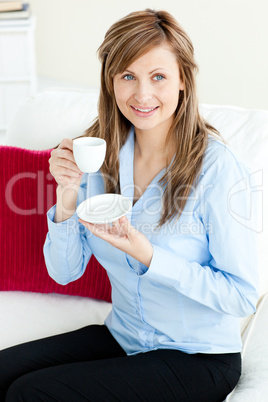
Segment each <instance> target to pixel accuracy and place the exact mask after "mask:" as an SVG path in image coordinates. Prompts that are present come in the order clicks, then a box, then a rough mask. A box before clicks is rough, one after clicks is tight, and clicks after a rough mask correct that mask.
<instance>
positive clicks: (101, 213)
mask: <svg viewBox="0 0 268 402" xmlns="http://www.w3.org/2000/svg"><path fill="white" fill-rule="evenodd" d="M131 207H132V204H131V201H130V200H129V199H128V198H126V197H123V196H122V195H120V194H101V195H96V196H95V197H90V198H88V199H87V200H85V201H83V202H82V203H81V204H80V205H78V207H77V210H76V212H77V215H78V217H79V218H81V219H83V220H84V221H87V222H90V223H111V222H114V221H116V220H117V219H119V218H121V216H124V215H126V214H127V213H128V212H129V211H130V209H131Z"/></svg>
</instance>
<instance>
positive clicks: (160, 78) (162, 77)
mask: <svg viewBox="0 0 268 402" xmlns="http://www.w3.org/2000/svg"><path fill="white" fill-rule="evenodd" d="M164 78H165V77H164V76H163V75H161V74H157V75H155V76H154V78H153V79H154V80H155V81H162V80H163V79H164Z"/></svg>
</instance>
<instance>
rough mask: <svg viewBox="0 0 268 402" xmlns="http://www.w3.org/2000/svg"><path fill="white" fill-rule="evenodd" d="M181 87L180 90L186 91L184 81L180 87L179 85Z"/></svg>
mask: <svg viewBox="0 0 268 402" xmlns="http://www.w3.org/2000/svg"><path fill="white" fill-rule="evenodd" d="M179 89H180V91H184V89H185V85H184V82H182V81H181V82H180V87H179Z"/></svg>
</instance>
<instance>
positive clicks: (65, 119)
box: [5, 88, 99, 150]
mask: <svg viewBox="0 0 268 402" xmlns="http://www.w3.org/2000/svg"><path fill="white" fill-rule="evenodd" d="M98 96H99V91H98V90H91V91H83V90H78V89H76V90H71V89H63V88H61V89H58V90H57V89H51V90H49V89H47V90H46V91H44V92H40V93H38V94H36V95H35V96H32V97H28V98H26V99H25V101H23V102H22V103H21V105H20V107H19V108H18V110H17V111H16V112H15V115H14V117H13V119H12V121H11V123H10V124H9V126H8V129H7V133H6V138H5V145H11V146H16V147H21V148H27V149H35V150H44V149H48V148H53V147H55V146H56V145H57V144H59V143H60V142H61V140H62V139H63V138H75V137H78V136H79V135H82V134H83V133H84V131H85V130H86V129H87V128H88V127H89V126H90V123H91V122H92V121H93V120H94V119H95V117H96V116H97V102H98Z"/></svg>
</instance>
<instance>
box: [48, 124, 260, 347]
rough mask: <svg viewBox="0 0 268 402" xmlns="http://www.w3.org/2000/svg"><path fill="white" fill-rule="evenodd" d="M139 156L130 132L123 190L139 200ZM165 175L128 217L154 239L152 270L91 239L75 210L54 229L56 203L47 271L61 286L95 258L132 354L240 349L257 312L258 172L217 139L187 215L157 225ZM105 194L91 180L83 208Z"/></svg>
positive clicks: (118, 335)
mask: <svg viewBox="0 0 268 402" xmlns="http://www.w3.org/2000/svg"><path fill="white" fill-rule="evenodd" d="M133 156H134V130H133V129H132V130H131V131H130V134H129V137H128V139H127V141H126V143H125V145H124V146H123V147H122V149H121V151H120V186H121V194H122V195H124V196H126V197H128V198H129V199H130V200H131V201H132V203H133V195H134V186H133ZM163 174H164V170H163V171H161V172H160V173H159V174H158V175H157V176H156V177H155V178H154V179H153V181H152V183H151V184H150V185H149V187H148V188H147V189H146V191H145V192H144V193H143V195H142V196H141V198H140V199H139V200H138V201H137V202H136V203H135V204H134V206H133V208H132V210H131V211H130V212H129V213H128V214H127V217H128V219H129V220H130V222H131V224H132V225H133V226H134V227H135V228H137V229H138V230H139V231H140V232H142V233H143V234H144V235H145V236H146V237H147V238H148V239H149V240H150V242H151V243H152V246H153V258H152V261H151V264H150V267H149V269H148V268H147V267H145V266H143V265H142V264H141V263H139V262H138V261H137V260H135V259H134V258H133V257H130V256H129V255H127V254H125V253H124V252H122V251H120V250H118V249H116V248H114V247H113V246H111V245H110V244H109V243H107V242H105V241H104V240H102V239H100V238H98V237H96V236H94V235H92V234H91V232H90V231H89V230H87V229H85V227H84V226H83V225H81V224H80V223H79V222H78V217H77V215H76V214H74V215H73V216H72V217H71V218H70V219H68V220H67V221H64V222H62V223H54V222H53V219H54V214H55V206H54V207H53V208H52V209H51V210H50V211H49V212H48V227H49V232H48V235H47V238H46V242H45V245H44V255H45V260H46V265H47V269H48V272H49V275H50V276H51V277H52V278H53V279H54V280H55V281H56V282H58V283H61V284H67V283H69V282H71V281H74V280H76V279H78V278H79V277H81V275H83V273H84V271H85V269H86V266H87V264H88V261H89V259H90V257H91V255H92V254H94V255H95V257H96V258H97V260H98V261H99V262H100V264H101V265H102V266H103V267H104V268H105V269H106V270H107V273H108V275H109V278H110V281H111V285H112V311H111V313H110V314H109V316H108V317H107V318H106V320H105V324H106V325H107V327H108V329H109V330H110V332H111V333H112V335H113V336H114V338H115V339H116V340H117V341H118V342H119V344H120V345H121V346H122V348H123V349H124V350H125V351H126V353H127V354H135V353H139V352H146V351H149V350H153V349H158V348H169V349H179V350H181V351H183V352H186V353H198V352H200V353H231V352H239V351H241V346H242V345H241V337H240V320H239V317H244V316H247V315H250V314H252V313H253V312H254V311H255V306H256V302H257V299H258V293H257V287H258V274H257V242H256V236H257V234H256V232H255V231H254V228H252V227H250V225H249V218H248V217H249V214H250V213H251V211H252V197H251V196H250V195H251V192H250V186H251V185H252V175H251V174H250V172H249V170H248V169H247V168H246V167H245V165H244V164H243V163H242V162H241V161H239V160H238V158H237V157H236V156H235V155H234V153H233V152H232V150H231V149H230V148H229V147H227V146H226V145H225V144H223V143H221V142H220V141H218V140H215V139H212V138H210V141H209V145H208V148H207V151H206V154H205V158H204V163H203V167H202V171H201V174H200V176H199V178H198V185H197V187H196V189H193V190H192V191H191V194H190V196H189V198H188V200H187V203H186V206H185V209H184V211H183V213H182V215H181V216H180V218H179V219H173V220H172V222H171V223H167V224H165V225H163V226H162V227H161V228H160V229H157V223H158V221H159V218H160V213H161V197H162V194H163V190H162V189H161V187H160V186H159V185H158V180H159V179H160V178H161V177H162V176H163ZM102 193H104V184H103V179H102V176H101V174H100V173H95V174H91V175H90V176H89V175H88V174H84V176H83V179H82V184H81V188H80V190H79V196H78V204H79V203H80V202H82V201H83V200H84V199H86V198H88V197H90V196H94V195H98V194H102ZM253 207H254V206H253Z"/></svg>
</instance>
